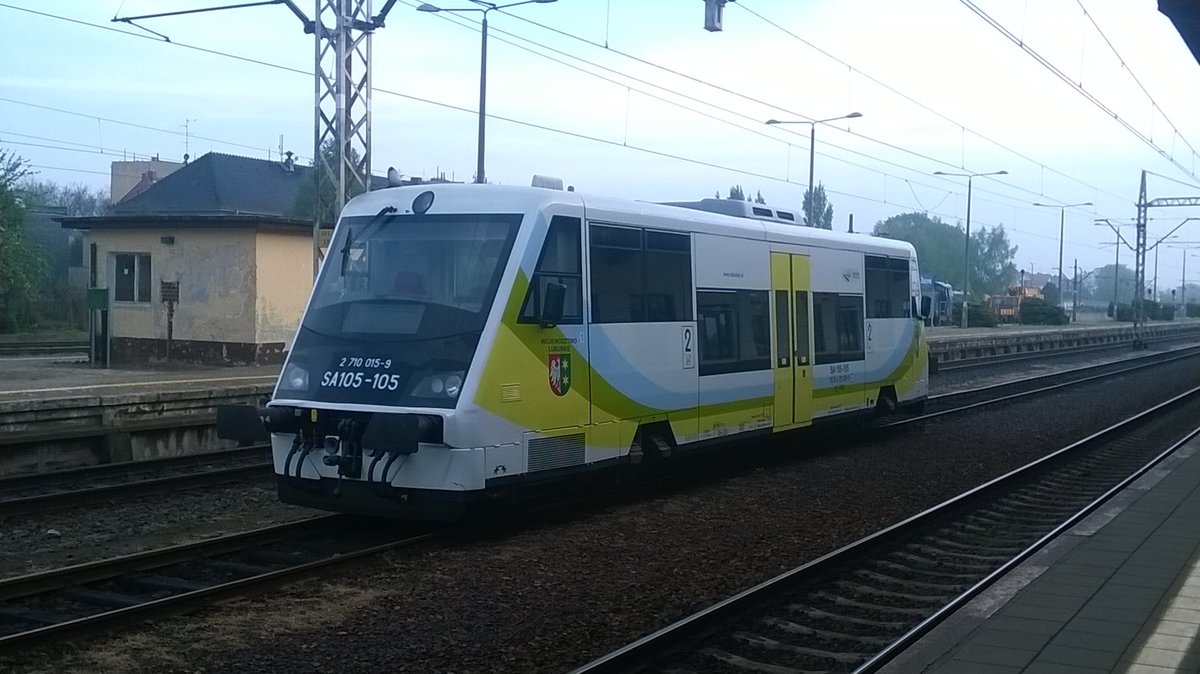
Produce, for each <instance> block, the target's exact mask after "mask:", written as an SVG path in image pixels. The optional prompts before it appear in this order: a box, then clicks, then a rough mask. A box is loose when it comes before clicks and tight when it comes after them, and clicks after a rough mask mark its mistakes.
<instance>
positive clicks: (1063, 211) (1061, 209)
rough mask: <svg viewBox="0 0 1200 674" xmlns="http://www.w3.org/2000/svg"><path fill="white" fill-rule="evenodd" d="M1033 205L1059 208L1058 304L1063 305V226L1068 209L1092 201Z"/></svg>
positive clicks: (1035, 204)
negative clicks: (1060, 204)
mask: <svg viewBox="0 0 1200 674" xmlns="http://www.w3.org/2000/svg"><path fill="white" fill-rule="evenodd" d="M1033 205H1034V206H1044V207H1046V208H1057V209H1058V306H1060V307H1061V306H1062V297H1063V290H1062V284H1063V269H1062V262H1063V260H1062V257H1063V227H1064V225H1066V222H1067V209H1068V208H1075V207H1076V206H1091V205H1092V202H1090V201H1084V202H1082V203H1078V204H1065V205H1062V206H1057V205H1055V204H1042V203H1034V204H1033Z"/></svg>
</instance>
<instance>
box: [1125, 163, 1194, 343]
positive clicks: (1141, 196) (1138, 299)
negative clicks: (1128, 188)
mask: <svg viewBox="0 0 1200 674" xmlns="http://www.w3.org/2000/svg"><path fill="white" fill-rule="evenodd" d="M1146 173H1147V171H1146V170H1144V169H1143V170H1142V184H1141V187H1140V188H1139V189H1138V201H1137V269H1136V271H1135V279H1136V281H1135V286H1136V287H1135V288H1134V291H1133V292H1134V297H1133V341H1134V348H1143V347H1144V346H1145V341H1144V340H1143V338H1142V332H1143V327H1144V324H1145V322H1146V319H1145V314H1144V313H1143V305H1142V299H1143V298H1144V297H1145V294H1146V223H1147V221H1148V220H1149V210H1150V209H1151V208H1164V207H1175V206H1200V197H1160V198H1158V199H1147V198H1146ZM1189 220H1190V218H1189ZM1184 222H1187V220H1185V221H1184ZM1179 224H1180V226H1182V225H1183V223H1179ZM1175 229H1179V227H1176V228H1175ZM1175 229H1173V230H1171V232H1174V231H1175ZM1161 242H1162V241H1161V240H1160V241H1159V243H1161ZM1155 245H1156V246H1157V245H1158V244H1155ZM1155 299H1157V298H1155Z"/></svg>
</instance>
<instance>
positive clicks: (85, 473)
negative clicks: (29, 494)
mask: <svg viewBox="0 0 1200 674" xmlns="http://www.w3.org/2000/svg"><path fill="white" fill-rule="evenodd" d="M270 448H271V446H270V445H267V444H261V445H252V446H248V447H234V448H233V449H218V450H216V451H212V452H198V453H196V454H182V455H179V456H166V457H159V458H155V459H144V460H139V461H118V462H116V463H100V464H96V465H93V466H79V467H77V468H63V469H60V470H47V471H42V472H39V473H16V474H14V475H5V476H3V477H0V494H2V493H4V492H5V491H10V490H14V489H26V488H29V487H37V486H40V485H41V484H42V483H45V482H53V481H68V480H91V479H98V478H103V477H107V476H109V475H124V474H127V473H131V472H137V471H162V470H169V469H172V468H187V467H192V466H195V465H196V464H202V463H212V462H222V461H237V460H241V459H254V458H259V457H260V456H261V457H263V458H266V457H269V456H270Z"/></svg>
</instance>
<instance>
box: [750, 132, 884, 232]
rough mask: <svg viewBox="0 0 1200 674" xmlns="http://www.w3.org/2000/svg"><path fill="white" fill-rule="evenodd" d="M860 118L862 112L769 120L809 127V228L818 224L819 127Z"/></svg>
mask: <svg viewBox="0 0 1200 674" xmlns="http://www.w3.org/2000/svg"><path fill="white" fill-rule="evenodd" d="M858 117H862V113H861V112H852V113H850V114H848V115H842V116H841V117H830V118H829V119H812V120H802V119H797V120H779V119H768V120H767V124H771V125H776V124H807V125H808V126H809V133H808V226H809V227H815V226H816V224H817V220H816V217H815V215H814V213H813V206H814V205H815V204H814V202H815V201H816V196H817V186H816V184H815V183H814V182H813V168H814V166H815V164H816V156H817V152H816V149H817V125H818V124H824V123H826V122H836V121H838V120H839V119H856V118H858Z"/></svg>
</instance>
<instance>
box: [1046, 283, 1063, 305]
mask: <svg viewBox="0 0 1200 674" xmlns="http://www.w3.org/2000/svg"><path fill="white" fill-rule="evenodd" d="M1042 297H1044V298H1046V301H1047V302H1049V303H1050V304H1053V305H1055V306H1058V304H1059V292H1058V286H1057V285H1055V284H1054V282H1053V281H1050V282H1047V283H1046V285H1044V286H1042Z"/></svg>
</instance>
